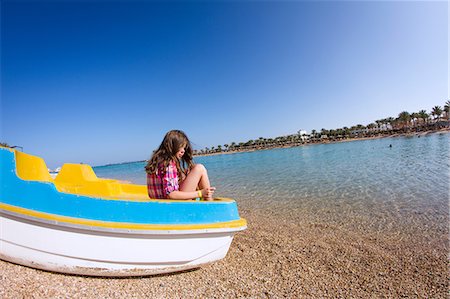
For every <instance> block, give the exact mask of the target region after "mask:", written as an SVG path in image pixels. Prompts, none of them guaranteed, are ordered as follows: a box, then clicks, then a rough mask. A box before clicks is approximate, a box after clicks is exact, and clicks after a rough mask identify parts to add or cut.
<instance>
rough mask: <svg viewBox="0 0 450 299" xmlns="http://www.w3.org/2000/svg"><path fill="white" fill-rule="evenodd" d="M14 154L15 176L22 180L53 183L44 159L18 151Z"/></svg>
mask: <svg viewBox="0 0 450 299" xmlns="http://www.w3.org/2000/svg"><path fill="white" fill-rule="evenodd" d="M14 152H15V154H16V168H17V175H18V176H19V178H21V179H22V180H27V181H44V182H53V179H52V177H51V176H50V173H49V172H48V168H47V165H46V164H45V161H44V159H42V158H40V157H36V156H32V155H28V154H25V153H22V152H19V151H14Z"/></svg>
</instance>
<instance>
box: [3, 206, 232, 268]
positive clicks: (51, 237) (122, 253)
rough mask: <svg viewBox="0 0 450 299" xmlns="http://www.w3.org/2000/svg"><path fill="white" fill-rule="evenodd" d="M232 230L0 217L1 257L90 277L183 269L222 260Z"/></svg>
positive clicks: (28, 264) (230, 239)
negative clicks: (116, 227) (100, 226)
mask: <svg viewBox="0 0 450 299" xmlns="http://www.w3.org/2000/svg"><path fill="white" fill-rule="evenodd" d="M236 232H237V231H236V230H226V229H225V230H224V229H217V230H214V229H208V230H197V231H153V232H152V231H137V232H136V231H135V232H133V231H112V230H111V231H98V230H95V229H89V230H86V229H84V228H77V227H69V226H61V225H60V224H58V223H53V224H52V223H38V222H34V221H33V220H27V219H22V218H19V217H15V216H11V215H1V216H0V258H1V259H2V260H6V261H10V262H13V263H17V264H21V265H25V266H30V267H33V268H39V269H43V270H49V271H55V272H62V273H70V274H80V275H93V276H142V275H153V274H161V273H168V272H174V271H182V270H186V269H192V268H196V267H199V266H200V265H203V264H206V263H210V262H214V261H217V260H220V259H222V258H224V257H225V255H226V254H227V252H228V249H229V247H230V245H231V242H232V240H233V236H234V233H236Z"/></svg>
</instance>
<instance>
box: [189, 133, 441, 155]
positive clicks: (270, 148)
mask: <svg viewBox="0 0 450 299" xmlns="http://www.w3.org/2000/svg"><path fill="white" fill-rule="evenodd" d="M439 133H450V128H443V129H440V130H432V131H424V132H408V133H399V134H392V135H387V136H384V135H382V136H371V137H360V138H347V139H342V140H333V141H319V142H308V143H302V144H295V145H284V146H273V147H267V148H252V149H244V150H231V151H221V152H216V153H207V154H196V155H194V157H207V156H218V155H232V154H238V153H251V152H256V151H265V150H272V149H282V148H293V147H302V146H310V145H319V144H334V143H342V142H353V141H363V140H374V139H382V138H397V137H412V136H418V137H421V136H426V135H429V134H439Z"/></svg>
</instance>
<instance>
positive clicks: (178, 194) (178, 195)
mask: <svg viewBox="0 0 450 299" xmlns="http://www.w3.org/2000/svg"><path fill="white" fill-rule="evenodd" d="M198 195H199V194H198V191H193V192H186V191H172V192H170V193H169V194H168V195H167V197H168V198H170V199H193V198H197V197H199V196H198Z"/></svg>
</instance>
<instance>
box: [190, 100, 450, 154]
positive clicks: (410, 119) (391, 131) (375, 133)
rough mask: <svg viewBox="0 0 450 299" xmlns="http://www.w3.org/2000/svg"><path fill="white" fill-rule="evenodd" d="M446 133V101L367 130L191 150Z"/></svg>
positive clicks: (449, 120) (449, 112) (449, 115)
mask: <svg viewBox="0 0 450 299" xmlns="http://www.w3.org/2000/svg"><path fill="white" fill-rule="evenodd" d="M431 116H433V118H431ZM441 116H443V117H441ZM448 131H450V101H446V103H445V105H444V109H442V108H441V106H434V107H433V108H432V109H431V113H430V114H428V113H427V112H426V110H420V111H419V112H417V113H416V112H415V113H409V112H407V111H403V112H400V113H399V115H398V117H397V118H393V117H388V118H384V119H380V120H376V121H375V122H373V123H370V124H368V125H367V126H363V125H361V124H358V125H356V126H352V127H350V128H348V127H343V128H339V129H332V130H327V129H322V130H321V131H320V132H319V131H316V130H312V131H311V133H310V134H308V133H307V132H306V131H304V130H299V131H298V132H297V134H291V135H286V136H279V137H275V138H264V137H259V139H256V140H249V141H247V142H239V143H236V142H231V143H230V144H224V145H218V146H217V147H215V146H212V147H211V148H208V147H206V148H204V149H201V150H194V156H211V155H221V154H233V153H242V152H253V151H257V150H266V149H276V148H290V147H296V146H304V145H310V144H327V143H337V142H348V141H356V140H367V139H377V138H386V137H398V136H413V135H418V136H419V137H420V136H422V135H426V134H429V133H433V132H448Z"/></svg>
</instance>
